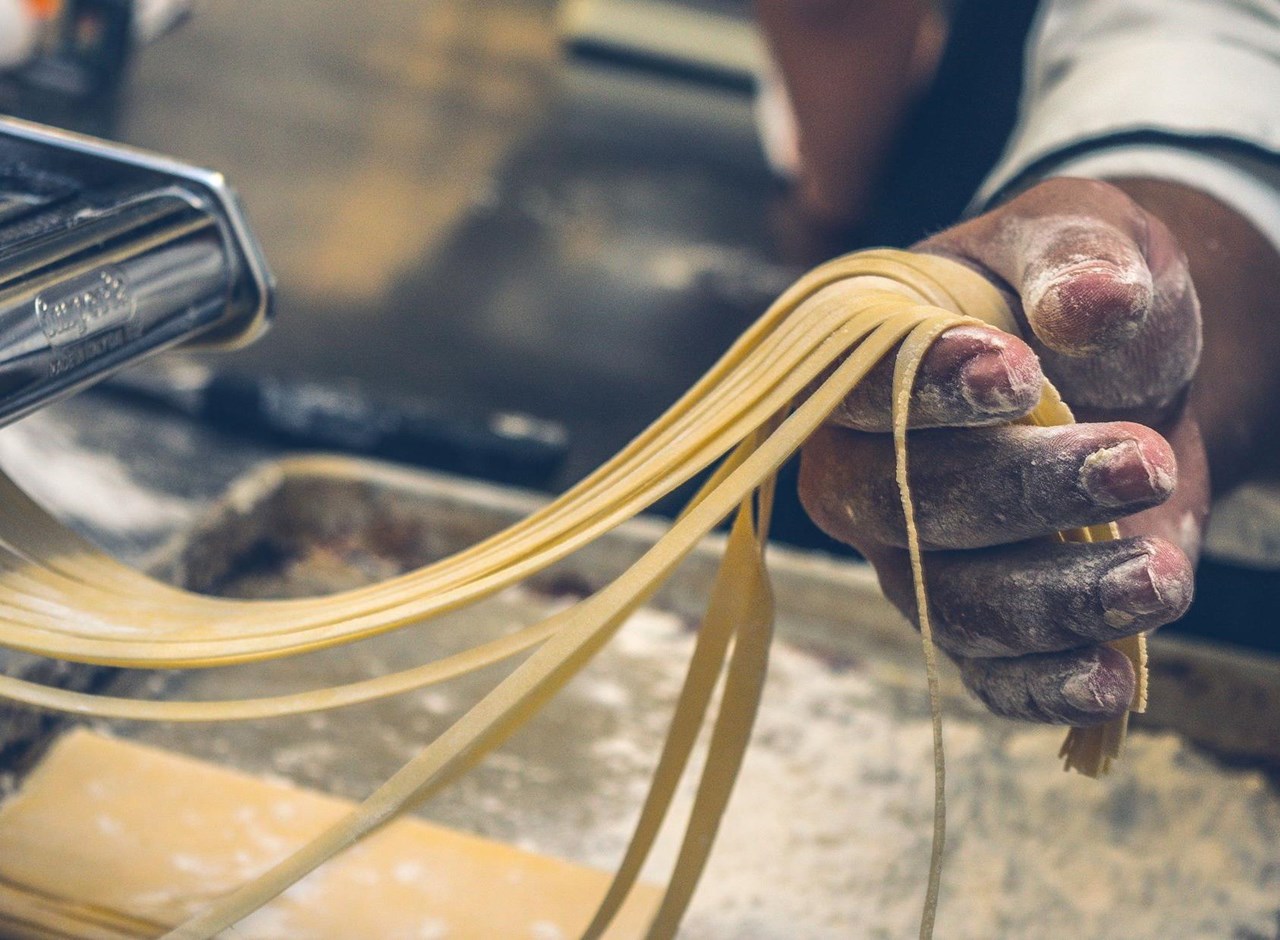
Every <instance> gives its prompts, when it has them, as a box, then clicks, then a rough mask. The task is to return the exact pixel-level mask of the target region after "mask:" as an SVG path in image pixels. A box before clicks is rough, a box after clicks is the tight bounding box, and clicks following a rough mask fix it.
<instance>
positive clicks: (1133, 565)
mask: <svg viewBox="0 0 1280 940" xmlns="http://www.w3.org/2000/svg"><path fill="white" fill-rule="evenodd" d="M1099 589H1100V595H1099V596H1100V599H1101V601H1102V611H1103V619H1104V620H1106V622H1107V623H1109V624H1110V625H1111V626H1113V627H1125V626H1128V625H1129V624H1130V623H1132V622H1133V621H1134V620H1135V619H1137V618H1138V617H1141V616H1143V615H1144V614H1154V613H1156V612H1158V611H1161V610H1165V609H1166V608H1167V607H1168V599H1167V598H1166V597H1165V596H1164V594H1163V593H1161V591H1160V585H1159V584H1158V583H1157V582H1156V577H1155V574H1154V573H1153V572H1152V570H1151V556H1150V555H1148V554H1145V553H1144V554H1142V555H1139V556H1137V557H1136V558H1130V559H1129V560H1128V561H1124V562H1121V563H1120V564H1118V565H1116V566H1115V567H1114V568H1112V569H1111V570H1110V571H1108V572H1107V573H1106V574H1105V575H1103V576H1102V580H1101V581H1100V582H1099Z"/></svg>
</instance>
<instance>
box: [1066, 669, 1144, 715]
mask: <svg viewBox="0 0 1280 940" xmlns="http://www.w3.org/2000/svg"><path fill="white" fill-rule="evenodd" d="M1130 695H1131V691H1130V690H1129V689H1128V688H1126V687H1125V683H1124V682H1123V677H1122V676H1119V675H1117V674H1115V673H1114V672H1112V671H1111V670H1109V669H1106V668H1104V665H1103V663H1102V662H1101V661H1094V662H1093V663H1091V664H1090V665H1088V666H1087V667H1086V668H1085V669H1083V670H1081V671H1080V672H1077V673H1074V674H1073V675H1070V676H1068V677H1067V679H1066V681H1065V682H1063V684H1062V700H1063V701H1064V702H1065V703H1066V704H1067V705H1069V706H1070V707H1071V708H1074V709H1076V710H1077V711H1078V712H1079V713H1080V714H1082V715H1116V714H1119V713H1121V712H1123V711H1124V709H1125V708H1127V707H1128V705H1129V697H1130Z"/></svg>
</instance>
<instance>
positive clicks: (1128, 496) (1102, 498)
mask: <svg viewBox="0 0 1280 940" xmlns="http://www.w3.org/2000/svg"><path fill="white" fill-rule="evenodd" d="M1172 482H1173V481H1172V480H1171V479H1170V478H1169V475H1168V473H1166V472H1164V471H1163V470H1161V469H1160V468H1158V467H1154V466H1152V464H1151V463H1150V462H1148V460H1147V458H1146V456H1145V455H1144V454H1143V453H1142V448H1141V447H1139V446H1138V442H1137V441H1134V440H1128V441H1121V442H1120V443H1119V444H1113V445H1112V446H1110V447H1104V448H1102V449H1101V450H1095V451H1094V452H1093V453H1091V454H1090V455H1089V456H1087V457H1085V459H1084V463H1082V464H1081V465H1080V486H1081V488H1082V489H1083V490H1084V491H1085V492H1086V493H1087V494H1089V496H1090V497H1092V498H1093V500H1094V502H1096V503H1098V505H1100V506H1124V505H1127V504H1129V503H1134V502H1138V501H1141V500H1147V499H1150V498H1151V497H1152V496H1155V495H1158V494H1160V493H1164V492H1168V491H1169V490H1170V489H1172Z"/></svg>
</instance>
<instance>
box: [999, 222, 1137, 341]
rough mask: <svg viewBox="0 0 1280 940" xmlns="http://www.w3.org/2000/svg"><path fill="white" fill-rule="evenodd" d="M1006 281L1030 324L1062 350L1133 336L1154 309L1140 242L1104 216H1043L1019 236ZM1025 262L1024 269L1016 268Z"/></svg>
mask: <svg viewBox="0 0 1280 940" xmlns="http://www.w3.org/2000/svg"><path fill="white" fill-rule="evenodd" d="M1015 238H1016V240H1017V241H1019V242H1021V243H1022V245H1021V247H1022V250H1021V251H1019V252H1017V253H1016V254H1015V256H1014V257H1013V258H1011V259H1010V260H1011V262H1012V264H1011V265H1010V267H1011V268H1013V269H1014V270H1011V271H1010V272H1009V274H1010V275H1011V276H1010V277H1009V278H1008V279H1009V281H1010V282H1011V283H1012V284H1014V285H1016V287H1017V289H1018V293H1019V294H1020V295H1021V297H1022V305H1023V311H1024V313H1025V315H1026V318H1027V325H1028V326H1030V327H1031V331H1032V332H1033V333H1034V334H1035V335H1036V337H1037V338H1039V340H1040V341H1041V342H1042V343H1044V345H1045V346H1047V347H1048V348H1049V349H1052V350H1053V351H1054V352H1058V353H1061V354H1063V355H1065V356H1089V355H1094V354H1096V353H1099V352H1101V351H1102V350H1105V349H1109V348H1115V347H1116V346H1117V345H1118V344H1123V343H1127V342H1129V341H1131V340H1132V339H1133V338H1134V337H1136V336H1137V335H1138V333H1139V332H1140V331H1141V330H1142V327H1143V325H1144V324H1145V322H1146V319H1147V316H1148V315H1149V314H1150V312H1151V307H1152V301H1153V299H1154V296H1155V287H1154V285H1153V284H1152V280H1151V270H1150V268H1148V266H1147V261H1146V258H1145V257H1144V256H1143V253H1142V250H1141V249H1140V248H1139V247H1138V245H1137V243H1136V242H1135V241H1134V240H1133V238H1131V237H1130V236H1129V235H1128V234H1127V233H1125V232H1124V231H1122V230H1121V229H1119V228H1116V227H1115V226H1113V225H1109V224H1107V223H1106V222H1105V221H1102V220H1098V219H1093V218H1081V217H1077V216H1066V217H1059V218H1053V219H1042V220H1040V221H1039V222H1038V224H1037V225H1036V226H1034V227H1033V228H1032V229H1031V231H1030V232H1027V233H1025V234H1022V235H1020V236H1015ZM1019 268H1020V270H1018V269H1019Z"/></svg>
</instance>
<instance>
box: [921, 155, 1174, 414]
mask: <svg viewBox="0 0 1280 940" xmlns="http://www.w3.org/2000/svg"><path fill="white" fill-rule="evenodd" d="M919 248H920V249H921V250H924V251H935V252H939V253H943V254H947V255H949V256H951V257H953V258H958V259H960V260H963V261H967V262H968V263H970V264H972V265H975V266H977V267H978V268H979V270H981V271H983V272H985V273H986V274H987V275H988V276H989V277H991V278H993V280H995V281H996V283H998V284H1002V285H1003V286H1004V287H1005V288H1006V289H1008V290H1009V291H1010V293H1012V294H1015V295H1016V296H1017V298H1018V299H1019V300H1020V301H1021V314H1022V316H1023V318H1024V320H1025V326H1026V327H1027V334H1028V335H1027V337H1026V339H1027V341H1028V342H1029V343H1030V345H1031V347H1032V349H1034V350H1035V351H1036V353H1037V355H1039V356H1040V360H1041V363H1042V365H1043V367H1044V371H1045V374H1046V375H1048V376H1049V378H1050V379H1051V380H1052V381H1053V382H1054V383H1055V384H1056V385H1057V386H1058V388H1059V389H1060V390H1061V391H1062V392H1063V394H1064V395H1066V396H1068V400H1069V401H1071V402H1072V403H1073V404H1077V405H1080V406H1083V407H1086V408H1091V409H1096V410H1098V411H1101V412H1118V411H1123V412H1125V413H1128V414H1130V415H1133V414H1146V413H1148V412H1151V413H1158V412H1162V411H1163V410H1165V409H1167V408H1168V407H1170V406H1171V405H1173V404H1175V403H1176V401H1177V400H1178V398H1179V396H1180V394H1181V393H1182V391H1183V390H1184V389H1185V387H1186V385H1187V383H1188V382H1189V381H1190V379H1191V376H1192V374H1193V373H1194V371H1195V367H1196V364H1197V362H1198V360H1199V354H1200V316H1199V305H1198V303H1197V301H1196V297H1195V291H1194V289H1193V288H1192V286H1191V279H1190V274H1189V273H1188V270H1187V264H1186V259H1185V257H1184V256H1183V254H1182V252H1181V251H1180V250H1179V248H1178V246H1177V243H1176V241H1175V240H1174V238H1173V236H1172V234H1171V233H1170V232H1169V230H1168V228H1167V227H1166V226H1165V225H1164V224H1163V223H1161V222H1160V221H1159V220H1158V219H1156V218H1154V217H1153V216H1151V215H1149V214H1148V213H1146V212H1144V211H1143V210H1142V208H1141V207H1140V206H1138V204H1137V203H1135V202H1134V201H1133V200H1132V199H1130V198H1129V197H1128V196H1127V195H1126V194H1125V193H1124V192H1122V191H1121V190H1120V189H1118V188H1116V187H1114V186H1110V185H1108V184H1106V183H1101V182H1098V181H1095V180H1084V179H1070V178H1059V179H1053V180H1048V181H1046V182H1044V183H1041V184H1040V185H1038V186H1035V187H1033V188H1032V189H1029V190H1027V191H1026V192H1025V193H1023V194H1021V195H1020V196H1018V197H1017V198H1015V199H1013V200H1011V201H1010V202H1008V203H1007V204H1005V205H1003V206H1001V207H999V208H998V209H995V210H993V211H991V212H989V213H987V214H985V215H982V216H979V217H977V218H975V219H971V220H970V221H968V222H965V223H963V224H961V225H958V226H956V227H955V228H952V229H949V230H947V231H945V232H942V233H940V234H938V235H935V236H934V237H932V238H930V239H929V240H927V241H925V242H923V243H922V244H921V245H920V246H919Z"/></svg>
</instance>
